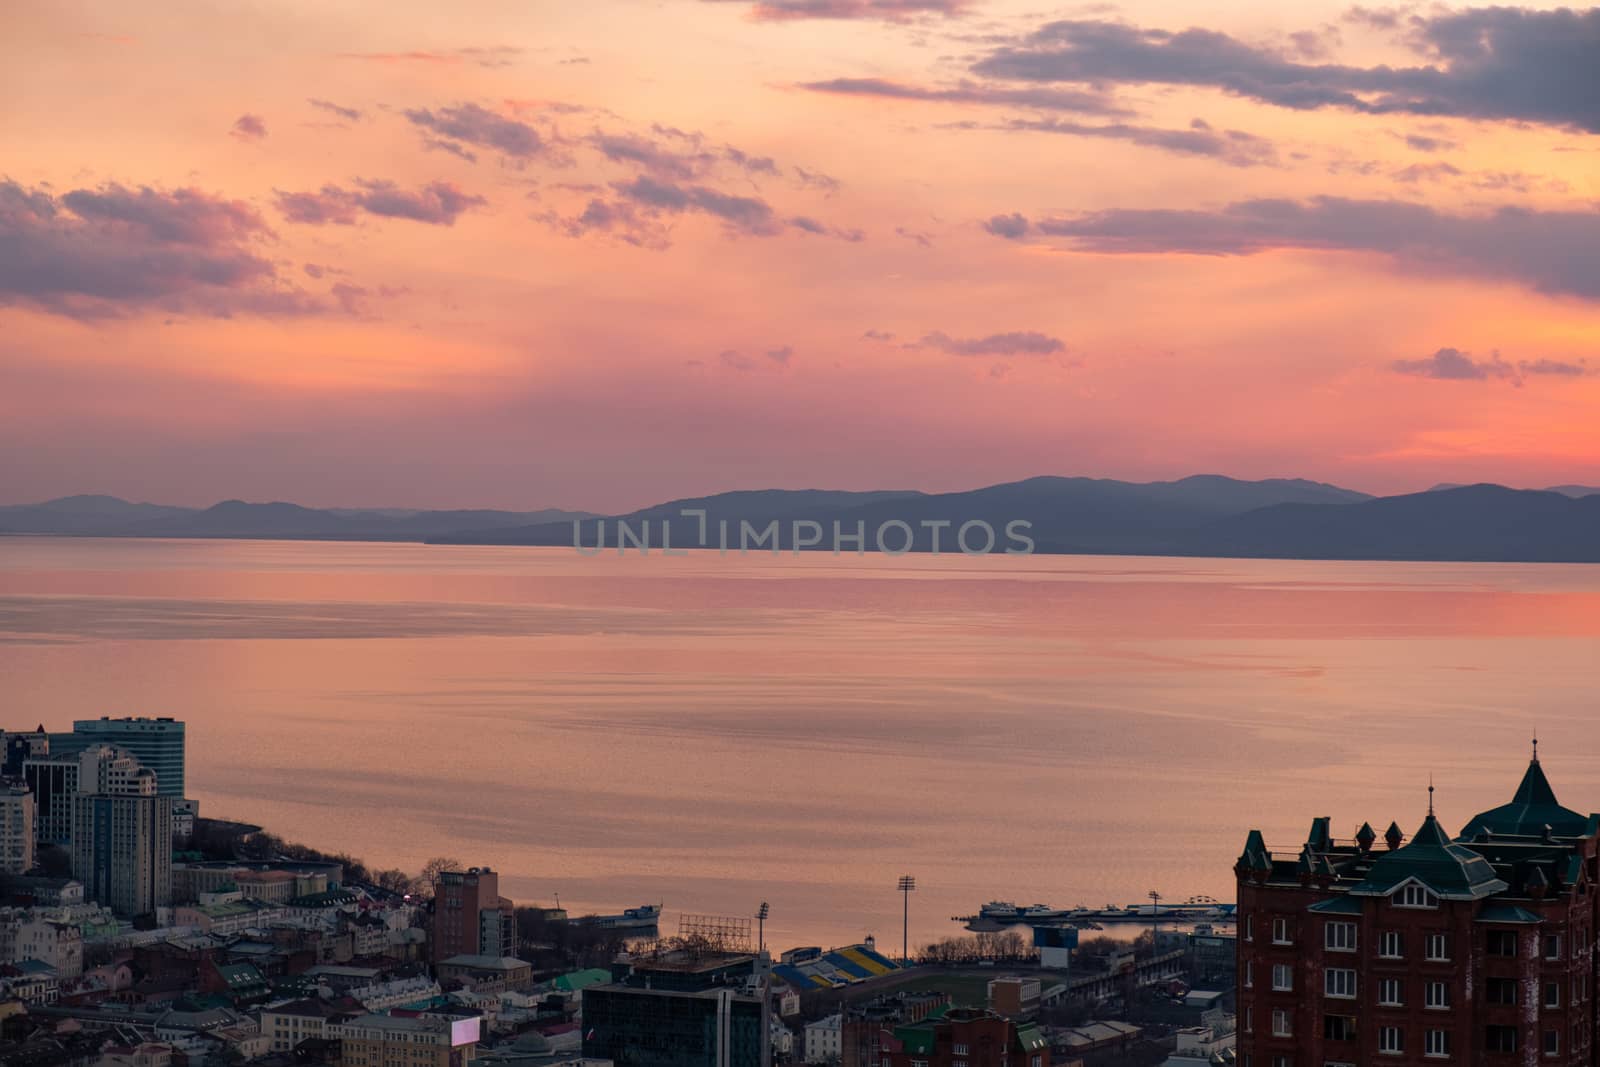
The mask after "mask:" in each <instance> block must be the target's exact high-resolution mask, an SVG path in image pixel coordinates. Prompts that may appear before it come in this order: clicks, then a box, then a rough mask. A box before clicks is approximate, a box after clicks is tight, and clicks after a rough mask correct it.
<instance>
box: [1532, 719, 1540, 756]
mask: <svg viewBox="0 0 1600 1067" xmlns="http://www.w3.org/2000/svg"><path fill="white" fill-rule="evenodd" d="M1533 762H1535V763H1538V762H1539V729H1538V727H1534V730H1533Z"/></svg>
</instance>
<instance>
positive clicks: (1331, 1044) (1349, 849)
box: [1234, 751, 1600, 1067]
mask: <svg viewBox="0 0 1600 1067" xmlns="http://www.w3.org/2000/svg"><path fill="white" fill-rule="evenodd" d="M1430 792H1431V790H1430ZM1597 837H1600V817H1597V816H1593V815H1580V814H1578V813H1577V812H1575V811H1571V810H1570V809H1567V808H1564V807H1562V806H1561V805H1560V804H1559V803H1558V802H1557V800H1556V796H1555V792H1554V791H1553V790H1552V789H1551V787H1550V783H1549V781H1548V780H1547V779H1546V777H1545V774H1544V770H1543V769H1542V768H1541V767H1540V765H1539V760H1538V754H1537V751H1536V752H1535V755H1534V758H1533V760H1532V762H1531V763H1530V764H1529V765H1528V769H1527V772H1526V773H1525V774H1524V775H1523V778H1522V782H1521V784H1520V785H1519V786H1518V788H1517V791H1516V794H1515V795H1514V797H1513V798H1512V800H1511V802H1510V803H1508V804H1505V805H1502V806H1500V807H1498V808H1494V809H1492V810H1490V811H1486V812H1483V813H1482V814H1480V815H1478V816H1476V817H1475V818H1473V819H1472V820H1471V821H1470V822H1468V823H1467V825H1466V827H1465V828H1464V829H1463V831H1462V833H1461V834H1460V835H1459V836H1457V837H1455V838H1454V839H1452V838H1451V837H1450V835H1449V834H1448V833H1447V832H1446V831H1445V830H1444V828H1443V827H1442V826H1441V824H1440V822H1439V820H1438V818H1437V817H1436V816H1435V815H1434V813H1433V810H1432V804H1431V803H1430V805H1429V811H1428V815H1427V817H1426V818H1425V819H1424V820H1423V823H1422V826H1421V828H1420V829H1418V830H1417V832H1416V834H1415V835H1414V836H1413V837H1412V838H1411V839H1410V840H1409V841H1406V840H1405V839H1404V836H1403V835H1402V833H1401V831H1400V829H1399V827H1398V826H1397V825H1395V824H1390V826H1389V830H1388V832H1387V833H1386V834H1385V835H1384V839H1383V841H1382V843H1381V844H1380V842H1379V841H1378V839H1377V834H1376V833H1375V832H1374V831H1373V830H1372V828H1371V826H1370V825H1363V826H1362V827H1361V828H1360V830H1359V831H1357V833H1356V836H1355V838H1354V839H1353V840H1348V841H1336V840H1334V839H1333V837H1332V836H1331V833H1330V830H1329V820H1328V819H1327V818H1318V819H1315V820H1313V822H1312V824H1311V832H1310V834H1309V835H1308V836H1307V839H1306V841H1305V843H1304V844H1303V845H1302V846H1301V847H1300V849H1299V851H1298V852H1297V853H1290V854H1284V853H1278V854H1274V853H1273V852H1272V851H1270V850H1269V849H1268V848H1267V846H1266V844H1265V842H1264V841H1263V839H1262V835H1261V833H1260V832H1259V831H1254V830H1253V831H1251V832H1250V835H1249V837H1248V839H1247V840H1246V843H1245V849H1244V853H1243V855H1241V856H1240V857H1239V860H1238V862H1237V864H1236V865H1235V868H1234V871H1235V874H1236V875H1237V877H1238V886H1239V940H1238V1002H1239V1041H1238V1052H1239V1062H1240V1065H1241V1067H1334V1065H1355V1064H1362V1065H1367V1064H1378V1065H1388V1064H1395V1065H1401V1064H1450V1063H1458V1064H1471V1065H1474V1067H1496V1065H1501V1064H1504V1065H1507V1067H1509V1065H1511V1064H1518V1065H1523V1067H1527V1065H1532V1064H1541V1065H1550V1067H1557V1065H1563V1067H1564V1065H1577V1064H1586V1065H1593V1064H1600V1055H1597V1053H1600V1049H1597V1048H1596V1046H1595V1045H1594V1042H1593V1031H1594V1022H1595V1015H1596V1004H1595V1000H1594V980H1595V966H1596V963H1597V957H1596V955H1595V953H1594V945H1595V930H1596V919H1597V918H1600V895H1597V894H1596V892H1595V882H1596V874H1597V869H1596V865H1597V860H1596V853H1597Z"/></svg>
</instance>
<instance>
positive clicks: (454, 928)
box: [430, 867, 517, 963]
mask: <svg viewBox="0 0 1600 1067" xmlns="http://www.w3.org/2000/svg"><path fill="white" fill-rule="evenodd" d="M516 932H517V919H516V905H515V904H514V903H513V902H512V901H510V900H508V899H507V898H505V897H503V896H501V895H500V876H499V875H498V874H496V873H495V872H494V871H492V870H490V869H489V868H487V867H469V868H468V869H467V870H465V871H442V872H440V874H439V880H438V882H437V884H435V886H434V893H433V929H432V930H431V931H430V933H431V935H432V936H431V941H430V943H431V946H432V951H433V962H434V963H441V962H443V961H444V960H447V959H450V958H451V957H452V956H493V957H501V956H512V955H515V954H516V947H517V941H516Z"/></svg>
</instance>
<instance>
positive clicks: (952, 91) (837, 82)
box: [800, 78, 1130, 115]
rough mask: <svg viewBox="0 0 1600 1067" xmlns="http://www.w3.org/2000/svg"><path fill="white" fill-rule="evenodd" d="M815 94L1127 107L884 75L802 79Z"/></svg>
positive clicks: (1058, 93) (1041, 91)
mask: <svg viewBox="0 0 1600 1067" xmlns="http://www.w3.org/2000/svg"><path fill="white" fill-rule="evenodd" d="M800 87H801V88H802V89H808V90H810V91H811V92H814V93H832V94H835V95H837V96H864V97H877V98H882V99H889V100H922V101H929V102H932V103H942V104H977V105H983V106H991V107H1029V108H1036V109H1038V110H1040V111H1072V112H1078V113H1081V114H1085V115H1127V114H1130V112H1129V111H1128V110H1127V108H1125V107H1123V106H1122V105H1120V104H1118V103H1117V102H1116V101H1115V100H1114V99H1112V98H1111V97H1110V96H1108V95H1107V94H1105V93H1103V92H1101V91H1099V90H1096V89H1053V88H1046V87H1042V86H1024V87H1021V88H1018V87H1014V86H1002V85H991V84H986V83H982V82H975V81H963V82H960V83H958V84H956V85H952V86H943V87H939V86H925V85H907V84H906V83H904V82H896V81H889V80H886V79H884V78H830V79H828V80H826V81H814V82H804V83H802V84H801V86H800Z"/></svg>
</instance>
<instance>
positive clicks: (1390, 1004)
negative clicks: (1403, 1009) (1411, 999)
mask: <svg viewBox="0 0 1600 1067" xmlns="http://www.w3.org/2000/svg"><path fill="white" fill-rule="evenodd" d="M1401 989H1402V986H1401V983H1400V979H1398V978H1381V979H1379V980H1378V1004H1379V1005H1380V1006H1382V1007H1385V1008H1398V1007H1400V1006H1401V1005H1403V1004H1404V1003H1405V999H1404V995H1403V994H1402V992H1401Z"/></svg>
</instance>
